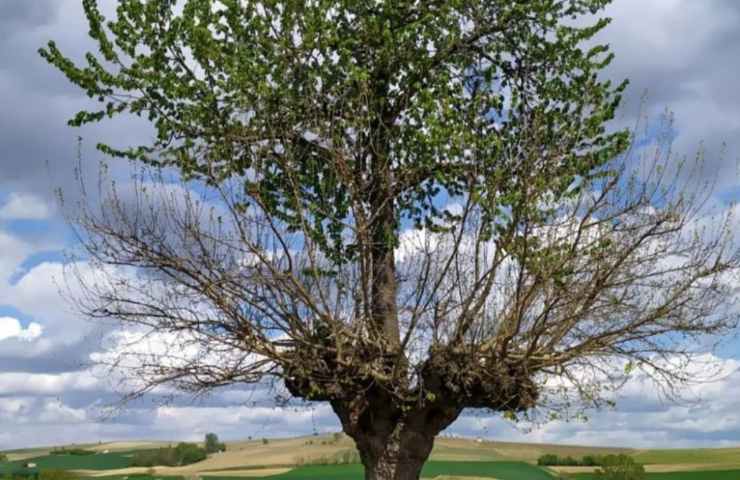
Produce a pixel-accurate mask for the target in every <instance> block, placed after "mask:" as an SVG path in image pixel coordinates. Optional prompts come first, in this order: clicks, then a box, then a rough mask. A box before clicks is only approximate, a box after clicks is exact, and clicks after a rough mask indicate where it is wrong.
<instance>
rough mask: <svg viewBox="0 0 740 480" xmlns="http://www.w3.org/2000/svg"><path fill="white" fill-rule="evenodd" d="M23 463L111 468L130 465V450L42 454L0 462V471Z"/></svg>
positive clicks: (69, 467)
mask: <svg viewBox="0 0 740 480" xmlns="http://www.w3.org/2000/svg"><path fill="white" fill-rule="evenodd" d="M25 463H35V464H36V466H37V467H38V468H40V469H59V470H112V469H116V468H127V467H129V466H131V452H114V453H98V454H96V455H44V456H41V457H33V458H27V459H25V460H18V461H15V462H8V463H5V464H0V472H2V473H5V472H7V471H12V470H15V469H17V468H18V467H20V466H22V465H24V464H25Z"/></svg>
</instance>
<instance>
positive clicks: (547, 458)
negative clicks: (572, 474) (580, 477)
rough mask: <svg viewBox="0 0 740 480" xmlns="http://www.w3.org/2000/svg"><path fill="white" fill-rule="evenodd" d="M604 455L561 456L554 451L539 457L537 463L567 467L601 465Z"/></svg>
mask: <svg viewBox="0 0 740 480" xmlns="http://www.w3.org/2000/svg"><path fill="white" fill-rule="evenodd" d="M602 459H603V457H601V456H598V455H585V456H584V457H583V458H581V459H577V458H573V457H570V456H568V457H561V456H558V455H555V454H552V453H547V454H545V455H542V456H540V457H539V458H538V459H537V465H540V466H566V467H596V466H599V465H601V461H602Z"/></svg>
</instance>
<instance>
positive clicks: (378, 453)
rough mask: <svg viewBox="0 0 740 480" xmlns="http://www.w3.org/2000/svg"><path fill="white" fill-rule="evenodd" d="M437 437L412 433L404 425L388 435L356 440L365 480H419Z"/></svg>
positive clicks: (422, 433) (369, 435)
mask: <svg viewBox="0 0 740 480" xmlns="http://www.w3.org/2000/svg"><path fill="white" fill-rule="evenodd" d="M435 436H436V433H432V432H431V431H415V429H412V428H410V426H407V425H406V424H404V423H403V422H400V423H398V424H397V425H396V428H394V429H393V431H392V432H391V434H390V435H387V436H386V435H384V434H382V433H381V432H366V433H364V434H361V435H359V436H358V437H356V438H355V441H356V442H357V448H358V450H359V451H360V458H361V459H362V464H363V465H364V467H365V479H366V480H418V479H419V477H420V475H421V469H422V467H423V466H424V463H425V462H426V461H427V459H428V458H429V454H430V453H431V452H432V447H433V446H434V437H435Z"/></svg>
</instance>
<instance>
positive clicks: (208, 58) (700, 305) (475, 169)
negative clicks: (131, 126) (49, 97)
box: [41, 0, 738, 480]
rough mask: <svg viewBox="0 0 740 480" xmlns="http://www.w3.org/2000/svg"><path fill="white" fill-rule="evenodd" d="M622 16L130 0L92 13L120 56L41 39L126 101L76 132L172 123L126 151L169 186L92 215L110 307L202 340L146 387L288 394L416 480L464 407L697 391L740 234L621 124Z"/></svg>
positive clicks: (512, 6)
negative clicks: (703, 214)
mask: <svg viewBox="0 0 740 480" xmlns="http://www.w3.org/2000/svg"><path fill="white" fill-rule="evenodd" d="M607 3H608V0H531V1H511V0H490V1H472V0H466V1H459V0H444V1H433V0H427V1H418V0H414V1H411V0H393V1H385V0H376V1H367V0H362V1H357V0H326V1H325V0H311V1H303V2H293V1H278V0H262V1H251V0H181V1H177V0H149V1H145V0H119V1H118V9H117V13H116V16H115V19H114V20H112V21H110V22H107V21H106V20H105V19H104V18H103V16H102V14H101V12H100V8H99V6H98V5H97V2H96V1H95V0H84V1H83V4H84V8H85V12H86V14H87V19H88V21H89V25H90V36H91V37H92V38H93V39H94V40H95V41H96V42H97V45H98V47H99V52H98V53H96V54H88V55H87V56H86V64H84V65H79V64H77V63H75V62H73V61H72V60H70V59H68V58H67V57H65V56H64V54H63V53H62V52H60V51H59V50H58V49H57V47H56V46H55V45H54V43H49V45H48V46H47V47H46V48H45V49H42V50H41V54H42V55H43V56H44V57H45V58H46V59H47V60H48V61H49V62H50V63H52V64H53V65H54V66H56V67H57V68H59V69H60V70H61V71H62V72H63V73H64V74H65V75H66V76H67V78H69V80H71V81H72V82H74V83H75V84H77V85H79V86H80V87H81V88H82V89H84V90H85V91H86V92H87V93H88V95H90V96H91V97H93V98H95V99H98V100H99V101H100V102H101V109H100V110H94V111H83V112H80V113H79V114H78V115H77V116H75V118H74V119H73V120H72V121H71V124H73V125H82V124H86V123H90V122H98V121H101V120H102V119H104V118H105V117H113V116H119V115H128V114H134V115H138V116H142V117H145V118H147V119H149V120H150V121H151V122H152V124H153V126H154V127H155V129H156V136H155V138H154V140H153V141H152V142H151V143H147V144H144V145H135V146H123V147H121V146H111V145H100V148H101V150H103V151H104V152H106V153H108V154H110V155H113V156H118V157H124V158H129V159H132V160H134V161H135V162H143V163H144V164H148V165H150V166H151V167H152V168H163V169H164V170H163V172H165V173H163V177H161V178H160V179H159V180H160V181H153V180H152V179H151V178H150V179H149V180H148V181H146V182H144V183H138V184H137V186H138V187H137V191H136V194H135V195H134V196H133V197H132V196H130V195H128V194H126V195H124V194H121V193H120V192H119V193H116V192H117V190H112V191H111V192H109V193H110V195H109V196H108V197H107V199H106V200H104V201H102V202H101V203H100V206H101V208H100V209H99V210H95V209H94V208H92V206H90V205H88V206H87V207H86V208H85V209H83V213H82V215H80V217H79V218H77V220H76V221H77V222H78V224H79V225H80V226H81V239H82V240H83V243H84V245H85V246H86V247H87V249H88V253H89V257H88V258H89V260H90V261H91V262H93V263H97V264H99V265H100V266H101V268H100V272H101V273H100V275H99V276H96V278H95V282H94V283H91V284H88V289H87V290H86V292H87V294H88V295H87V296H85V297H84V299H82V300H83V301H81V304H82V305H84V308H85V311H86V312H87V313H88V314H89V315H91V316H92V317H95V318H99V317H103V318H115V319H119V320H121V321H122V322H124V323H125V324H126V325H129V326H130V327H131V329H132V331H135V332H138V333H140V334H142V335H144V334H146V333H147V332H156V334H157V335H159V336H160V339H166V340H162V341H164V342H165V343H167V342H170V343H169V345H170V346H172V345H178V348H176V349H167V348H165V349H161V348H159V349H157V348H153V349H143V350H141V349H140V350H134V351H129V352H128V353H126V352H122V353H121V355H122V357H121V358H124V356H125V355H131V356H129V357H125V358H128V359H129V360H133V361H128V362H126V361H124V360H120V362H119V365H121V364H123V365H125V366H127V367H128V368H130V369H131V371H133V372H135V374H136V376H137V377H138V379H139V381H138V382H137V383H136V386H137V390H136V392H139V393H140V392H145V391H148V390H150V389H152V388H154V387H156V386H157V385H161V384H165V383H166V384H173V385H175V386H177V387H179V388H181V389H183V390H186V391H191V392H203V391H207V390H210V389H212V388H216V387H219V386H223V385H229V384H239V383H259V382H262V381H265V379H268V378H276V379H279V380H280V381H281V382H283V384H284V386H285V387H286V388H287V390H288V391H289V392H290V394H292V395H293V396H295V397H298V398H303V399H307V400H312V401H325V402H329V403H330V404H331V407H332V408H333V410H334V411H335V412H336V414H337V415H338V417H339V419H340V421H341V424H342V427H343V429H344V431H345V432H346V433H347V434H348V435H349V436H350V437H352V438H353V439H354V440H355V442H356V444H357V447H358V449H359V451H360V455H361V458H362V462H363V464H364V465H365V469H366V478H368V479H383V480H390V479H399V480H400V479H416V478H418V477H419V473H420V470H421V467H422V465H423V464H424V462H425V460H426V459H427V457H428V455H429V453H430V451H431V449H432V445H433V442H434V438H435V436H436V435H437V434H438V433H439V432H440V431H441V430H443V429H444V428H446V427H447V426H448V425H450V424H451V423H452V422H453V421H454V420H455V419H456V418H457V417H458V416H459V415H460V413H461V412H462V411H463V409H466V408H478V409H490V410H492V411H494V412H504V413H507V414H511V415H515V414H516V413H517V412H528V411H532V410H533V409H536V408H537V407H548V406H549V407H558V406H563V405H564V404H567V403H568V402H571V401H577V402H578V403H579V404H581V405H588V404H590V405H597V406H598V405H600V404H601V401H602V400H603V399H604V398H605V397H604V396H603V395H602V394H603V393H604V392H603V390H604V388H605V387H608V386H611V385H614V384H616V383H618V382H619V381H620V379H621V375H620V373H622V374H623V373H624V372H625V371H630V370H632V369H634V368H641V369H642V370H643V371H645V372H647V373H648V374H650V375H651V376H652V377H653V378H654V379H655V380H656V381H657V382H659V383H660V384H661V385H663V386H668V387H671V386H673V385H676V384H677V383H680V382H681V381H682V380H684V379H685V378H686V377H685V373H686V371H685V369H683V368H681V367H682V366H685V365H686V363H685V362H684V360H686V359H689V358H690V353H691V347H692V345H693V344H694V343H693V342H694V340H695V339H696V338H698V337H700V336H703V335H707V334H710V335H716V334H721V333H723V332H725V331H726V329H727V328H730V327H732V326H733V324H734V323H735V318H734V317H732V316H731V314H730V310H729V309H727V308H725V307H726V306H727V294H728V292H729V290H728V287H727V286H726V284H725V283H724V282H723V277H724V275H726V274H727V273H728V272H731V271H734V269H735V268H736V267H737V266H738V255H737V253H736V252H735V251H732V250H730V249H729V248H728V241H729V237H728V231H727V230H726V229H725V228H724V227H726V225H725V224H721V222H720V224H721V227H719V228H718V229H716V231H714V230H712V231H711V232H709V233H708V234H707V235H703V236H702V235H698V234H695V233H697V232H699V233H700V232H701V231H703V230H701V229H700V227H699V226H700V224H701V222H700V221H699V219H698V216H699V214H700V211H701V210H700V208H699V207H700V206H701V203H702V200H703V199H705V198H706V192H700V191H699V189H692V188H689V189H682V188H678V186H679V185H680V184H681V181H680V178H682V174H681V172H684V173H685V172H686V171H687V170H686V169H685V168H684V169H682V168H664V167H673V165H672V164H671V162H670V159H669V160H666V161H665V162H663V161H649V160H646V161H643V162H637V163H638V164H639V167H638V168H636V169H632V168H631V167H632V166H633V165H634V164H635V162H633V160H634V157H635V155H632V154H631V153H634V152H633V151H632V150H631V149H630V139H631V138H630V135H629V133H628V132H626V131H611V132H610V131H609V130H608V128H607V127H608V122H609V121H610V120H611V119H612V118H613V116H614V113H615V109H616V108H617V107H618V105H619V102H620V97H621V95H622V93H623V91H624V89H625V86H626V83H620V84H618V85H612V84H611V83H610V82H609V81H604V80H603V79H601V78H600V77H599V73H600V71H601V70H602V69H603V68H604V67H605V66H606V65H608V64H609V62H610V61H611V58H612V56H611V54H610V53H609V52H608V49H607V47H605V46H592V47H590V48H586V47H585V45H588V44H592V43H593V37H594V35H595V34H596V33H597V32H599V31H600V30H601V29H602V28H603V27H604V26H605V25H607V23H608V20H606V19H599V20H595V19H594V18H595V17H594V16H593V14H595V13H598V11H600V10H601V9H602V8H603V7H604V6H605V5H606V4H607ZM589 19H591V20H589ZM589 22H590V23H589ZM668 158H670V157H668ZM643 160H645V159H643ZM646 165H647V166H646ZM173 171H174V172H176V173H177V175H179V177H180V178H181V179H182V180H183V182H184V183H183V184H182V185H180V186H179V187H177V188H176V187H175V186H173V185H172V183H171V182H170V181H169V180H168V177H167V175H168V173H167V172H173ZM676 172H679V173H676ZM689 173H690V171H689ZM154 176H155V177H156V174H155V175H154ZM154 180H156V178H155V179H154ZM710 230H711V229H710ZM130 267H135V268H134V269H133V271H134V272H138V273H136V274H134V273H132V269H131V268H130ZM104 274H107V275H109V277H105V278H108V281H104V280H103V278H104ZM615 366H618V368H617V370H618V371H617V372H615V368H614V367H615ZM558 393H560V394H561V395H556V394H558ZM563 402H565V403H563Z"/></svg>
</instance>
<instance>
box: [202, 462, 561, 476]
mask: <svg viewBox="0 0 740 480" xmlns="http://www.w3.org/2000/svg"><path fill="white" fill-rule="evenodd" d="M440 475H451V476H460V477H493V478H496V479H498V480H552V479H553V477H552V475H550V474H549V473H548V472H546V471H544V470H543V469H541V468H539V467H536V466H533V465H530V464H527V463H524V462H429V463H427V464H426V465H425V466H424V471H423V472H422V476H423V477H425V478H434V477H438V476H440ZM363 478H364V474H363V469H362V466H361V465H321V466H306V467H299V468H296V469H294V470H291V471H289V472H286V473H283V474H280V475H273V476H269V477H261V478H260V479H257V478H254V480H362V479H363ZM204 479H206V480H234V477H217V476H213V477H212V476H206V477H204Z"/></svg>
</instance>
